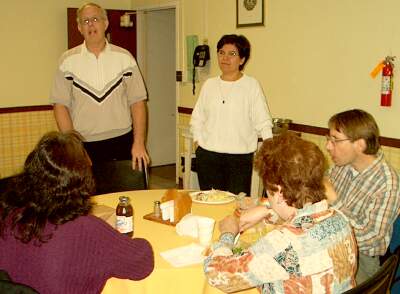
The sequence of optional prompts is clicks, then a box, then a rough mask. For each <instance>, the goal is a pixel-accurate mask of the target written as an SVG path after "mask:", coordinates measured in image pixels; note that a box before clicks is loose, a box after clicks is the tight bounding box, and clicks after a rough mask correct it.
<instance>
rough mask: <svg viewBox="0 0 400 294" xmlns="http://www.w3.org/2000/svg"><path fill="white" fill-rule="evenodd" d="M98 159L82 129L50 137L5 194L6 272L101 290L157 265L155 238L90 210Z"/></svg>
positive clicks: (0, 217) (43, 288)
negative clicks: (133, 234)
mask: <svg viewBox="0 0 400 294" xmlns="http://www.w3.org/2000/svg"><path fill="white" fill-rule="evenodd" d="M93 191H94V180H93V177H92V172H91V162H90V159H89V157H88V155H87V154H86V151H85V149H84V148H83V145H82V142H81V140H80V138H79V137H78V135H77V134H75V133H68V134H61V133H58V132H52V133H48V134H47V135H45V136H44V137H43V138H42V139H41V140H40V142H39V143H38V144H37V146H36V147H35V149H34V150H33V151H32V152H31V153H30V154H29V155H28V157H27V159H26V161H25V165H24V170H23V172H22V173H21V174H19V175H17V176H16V177H15V178H14V180H13V181H12V183H11V185H9V189H8V191H6V192H5V193H4V194H3V197H2V198H1V199H0V248H1V250H0V269H3V270H6V271H7V272H8V274H9V275H10V277H11V278H12V280H13V281H15V282H18V283H23V284H26V285H29V286H31V287H33V288H34V289H36V290H37V291H39V292H40V293H42V294H45V293H100V292H101V290H102V289H103V287H104V285H105V283H106V281H107V279H108V278H111V277H117V278H121V279H132V280H140V279H144V278H145V277H147V276H148V275H149V274H150V273H151V272H152V271H153V268H154V256H153V250H152V247H151V245H150V244H149V242H148V241H146V240H144V239H140V238H135V239H130V238H129V237H127V236H125V235H122V234H120V233H119V232H117V231H116V230H114V229H113V228H112V227H111V226H110V225H108V224H107V223H105V222H104V221H103V220H101V219H99V218H97V217H95V216H92V215H88V213H89V211H90V209H91V203H90V196H91V195H92V193H93Z"/></svg>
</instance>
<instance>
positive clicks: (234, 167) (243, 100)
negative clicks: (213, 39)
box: [190, 35, 272, 195]
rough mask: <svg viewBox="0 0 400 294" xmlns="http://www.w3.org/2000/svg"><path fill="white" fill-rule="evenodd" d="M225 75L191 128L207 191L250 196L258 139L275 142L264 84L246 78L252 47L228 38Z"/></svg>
mask: <svg viewBox="0 0 400 294" xmlns="http://www.w3.org/2000/svg"><path fill="white" fill-rule="evenodd" d="M217 55H218V65H219V68H220V69H221V75H220V76H217V77H214V78H210V79H208V80H207V81H206V82H205V83H204V85H203V87H202V89H201V92H200V96H199V99H198V101H197V103H196V106H195V108H194V110H193V113H192V119H191V122H190V125H191V131H192V133H193V140H194V142H195V144H197V145H198V147H197V149H196V166H197V173H198V177H199V184H200V189H201V190H209V189H211V188H214V189H220V190H225V191H230V192H232V193H235V194H237V193H239V192H245V193H246V194H247V195H249V193H250V184H251V172H252V167H253V153H254V152H255V151H256V149H257V140H258V137H261V138H262V139H263V140H265V139H267V138H270V137H272V120H271V116H270V114H269V110H268V107H267V103H266V98H265V96H264V93H263V91H262V89H261V86H260V84H259V82H258V81H257V80H256V79H254V78H252V77H249V76H247V75H246V74H244V73H243V72H242V70H243V68H244V66H245V64H246V62H247V61H248V59H249V57H250V43H249V41H248V40H247V39H246V37H244V36H242V35H240V36H238V35H224V36H223V37H222V38H221V39H220V40H219V41H218V44H217Z"/></svg>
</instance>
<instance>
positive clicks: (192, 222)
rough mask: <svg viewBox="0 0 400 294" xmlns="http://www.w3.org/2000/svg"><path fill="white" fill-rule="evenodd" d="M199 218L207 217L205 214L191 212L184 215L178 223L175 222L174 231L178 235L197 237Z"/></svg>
mask: <svg viewBox="0 0 400 294" xmlns="http://www.w3.org/2000/svg"><path fill="white" fill-rule="evenodd" d="M199 218H205V219H209V218H208V217H205V216H199V215H193V214H191V213H189V214H187V215H185V216H184V217H183V218H182V219H181V221H180V222H179V223H177V224H176V226H175V228H176V233H177V234H178V235H179V236H189V237H193V238H197V237H198V229H197V220H198V219H199Z"/></svg>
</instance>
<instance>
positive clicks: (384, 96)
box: [381, 56, 394, 106]
mask: <svg viewBox="0 0 400 294" xmlns="http://www.w3.org/2000/svg"><path fill="white" fill-rule="evenodd" d="M393 61H394V56H386V58H385V60H384V61H383V68H382V87H381V106H391V105H392V93H393V68H394V65H393Z"/></svg>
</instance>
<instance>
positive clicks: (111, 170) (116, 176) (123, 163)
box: [93, 160, 147, 194]
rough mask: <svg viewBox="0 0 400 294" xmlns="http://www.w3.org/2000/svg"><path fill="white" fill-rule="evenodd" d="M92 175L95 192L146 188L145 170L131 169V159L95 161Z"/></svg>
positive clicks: (104, 192)
mask: <svg viewBox="0 0 400 294" xmlns="http://www.w3.org/2000/svg"><path fill="white" fill-rule="evenodd" d="M93 175H94V177H95V180H96V193H97V194H106V193H114V192H123V191H130V190H145V189H147V172H146V171H145V170H143V171H139V170H133V169H132V161H131V160H113V161H104V162H100V163H96V164H95V165H93Z"/></svg>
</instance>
